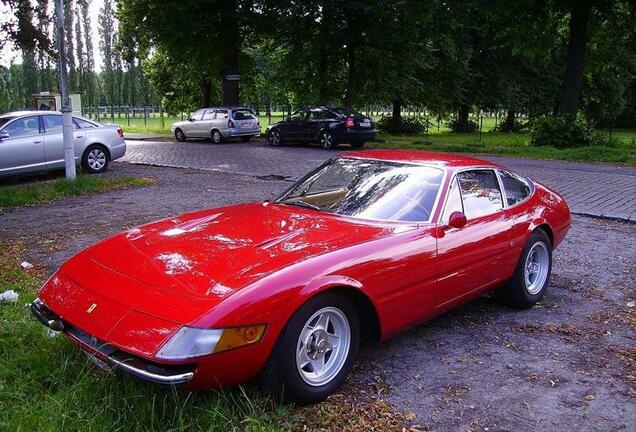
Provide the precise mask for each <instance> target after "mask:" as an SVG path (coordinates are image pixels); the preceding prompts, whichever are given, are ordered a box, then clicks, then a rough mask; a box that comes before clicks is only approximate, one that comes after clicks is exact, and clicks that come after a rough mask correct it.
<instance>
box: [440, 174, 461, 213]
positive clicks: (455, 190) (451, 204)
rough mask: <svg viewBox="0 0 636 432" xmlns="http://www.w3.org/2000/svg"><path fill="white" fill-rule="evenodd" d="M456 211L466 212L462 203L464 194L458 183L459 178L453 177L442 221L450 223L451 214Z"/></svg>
mask: <svg viewBox="0 0 636 432" xmlns="http://www.w3.org/2000/svg"><path fill="white" fill-rule="evenodd" d="M454 212H462V213H463V212H464V206H463V205H462V194H461V193H460V191H459V185H458V184H457V178H454V179H453V182H452V183H451V185H450V189H449V190H448V197H447V198H446V205H445V206H444V213H443V214H442V219H441V222H442V223H448V220H449V219H450V215H451V214H452V213H454Z"/></svg>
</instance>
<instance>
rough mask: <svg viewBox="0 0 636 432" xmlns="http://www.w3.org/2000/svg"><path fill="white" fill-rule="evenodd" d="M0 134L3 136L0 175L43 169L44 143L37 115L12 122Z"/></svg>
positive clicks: (0, 142)
mask: <svg viewBox="0 0 636 432" xmlns="http://www.w3.org/2000/svg"><path fill="white" fill-rule="evenodd" d="M0 134H5V137H4V138H0V174H18V173H22V172H28V171H35V170H38V169H41V168H44V166H45V163H46V161H45V158H44V141H43V139H42V134H40V121H39V118H38V116H37V115H34V116H29V117H22V118H18V119H15V120H13V121H12V122H10V123H9V124H7V125H6V126H5V127H4V128H2V130H0Z"/></svg>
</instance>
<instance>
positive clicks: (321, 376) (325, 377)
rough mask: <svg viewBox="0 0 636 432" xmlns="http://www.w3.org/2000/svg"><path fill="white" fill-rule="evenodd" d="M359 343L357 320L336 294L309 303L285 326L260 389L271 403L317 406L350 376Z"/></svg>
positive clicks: (262, 375) (352, 311)
mask: <svg viewBox="0 0 636 432" xmlns="http://www.w3.org/2000/svg"><path fill="white" fill-rule="evenodd" d="M359 343H360V326H359V323H358V316H357V314H356V311H355V309H354V308H353V307H352V306H351V304H350V302H349V301H348V300H347V299H346V297H344V296H341V295H338V294H336V293H326V294H322V295H319V296H317V297H314V298H312V299H311V300H309V301H308V302H307V303H305V304H304V305H303V306H302V307H301V308H300V309H298V311H296V313H295V314H294V315H293V316H292V318H291V319H290V321H289V322H288V323H287V326H286V327H285V329H284V330H283V332H282V333H281V335H280V336H279V339H278V342H277V344H276V347H275V348H274V351H273V352H272V355H271V357H270V359H269V361H268V363H267V365H266V366H265V368H264V370H263V373H262V374H261V383H262V385H263V387H265V389H266V390H267V391H268V392H269V393H270V394H271V395H272V396H273V397H274V398H275V399H277V400H282V401H284V402H294V403H298V404H308V403H315V402H319V401H321V400H323V399H325V398H326V397H327V396H329V395H330V394H332V393H333V392H334V391H336V390H337V389H338V387H340V385H341V384H342V383H343V381H344V380H345V378H346V377H347V375H348V374H349V373H350V372H351V369H352V367H353V363H354V362H355V359H356V357H357V354H358V345H359Z"/></svg>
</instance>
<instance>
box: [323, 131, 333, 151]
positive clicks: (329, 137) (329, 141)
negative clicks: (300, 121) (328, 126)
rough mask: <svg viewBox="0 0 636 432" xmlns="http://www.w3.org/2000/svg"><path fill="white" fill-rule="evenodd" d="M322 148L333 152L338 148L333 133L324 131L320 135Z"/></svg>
mask: <svg viewBox="0 0 636 432" xmlns="http://www.w3.org/2000/svg"><path fill="white" fill-rule="evenodd" d="M320 146H321V147H322V148H324V149H325V150H332V149H334V148H336V138H335V137H334V136H333V133H331V132H329V131H324V132H322V133H321V134H320Z"/></svg>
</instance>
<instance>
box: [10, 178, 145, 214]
mask: <svg viewBox="0 0 636 432" xmlns="http://www.w3.org/2000/svg"><path fill="white" fill-rule="evenodd" d="M152 183H153V180H152V179H147V178H135V177H130V176H122V177H99V176H96V175H88V174H80V175H79V176H77V179H76V180H74V181H70V180H66V179H59V180H53V181H48V182H42V183H35V184H31V185H28V186H7V187H2V188H0V208H2V207H16V206H21V205H30V204H38V203H42V202H49V201H54V200H57V199H60V198H64V197H68V196H73V195H81V194H85V193H101V192H106V191H109V190H113V189H125V188H127V187H134V186H148V185H150V184H152Z"/></svg>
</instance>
